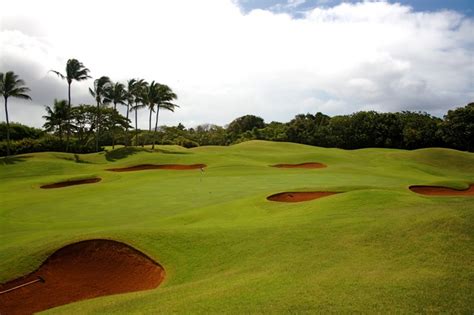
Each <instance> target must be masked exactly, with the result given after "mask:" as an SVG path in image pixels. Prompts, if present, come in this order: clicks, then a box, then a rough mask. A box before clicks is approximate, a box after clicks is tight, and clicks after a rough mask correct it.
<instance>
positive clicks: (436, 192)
mask: <svg viewBox="0 0 474 315" xmlns="http://www.w3.org/2000/svg"><path fill="white" fill-rule="evenodd" d="M409 188H410V190H411V191H413V192H416V193H418V194H422V195H429V196H474V184H473V185H470V186H469V188H468V189H464V190H457V189H453V188H448V187H438V186H410V187H409Z"/></svg>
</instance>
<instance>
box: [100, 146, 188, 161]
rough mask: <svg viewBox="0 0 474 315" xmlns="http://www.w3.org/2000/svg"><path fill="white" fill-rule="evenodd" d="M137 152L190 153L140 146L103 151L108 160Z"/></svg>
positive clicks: (115, 159) (118, 158)
mask: <svg viewBox="0 0 474 315" xmlns="http://www.w3.org/2000/svg"><path fill="white" fill-rule="evenodd" d="M138 152H148V153H154V152H155V153H163V154H191V152H183V151H172V150H165V149H155V150H151V149H148V148H142V147H124V148H119V149H115V150H112V151H107V152H105V159H106V160H107V161H109V162H114V161H117V160H121V159H124V158H126V157H128V156H130V155H133V154H136V153H138Z"/></svg>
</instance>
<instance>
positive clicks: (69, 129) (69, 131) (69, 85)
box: [66, 83, 71, 152]
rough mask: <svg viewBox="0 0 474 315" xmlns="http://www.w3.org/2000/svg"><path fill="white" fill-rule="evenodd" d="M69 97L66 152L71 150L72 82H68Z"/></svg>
mask: <svg viewBox="0 0 474 315" xmlns="http://www.w3.org/2000/svg"><path fill="white" fill-rule="evenodd" d="M67 99H68V106H67V130H66V131H67V134H66V152H69V137H70V136H71V125H70V117H71V83H68V84H67Z"/></svg>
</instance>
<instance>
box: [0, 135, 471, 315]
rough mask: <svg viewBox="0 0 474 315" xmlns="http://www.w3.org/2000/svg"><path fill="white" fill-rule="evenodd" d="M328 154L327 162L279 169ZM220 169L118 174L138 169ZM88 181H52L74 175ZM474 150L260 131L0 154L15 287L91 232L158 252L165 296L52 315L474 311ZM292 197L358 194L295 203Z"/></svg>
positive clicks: (3, 226) (2, 252) (5, 270)
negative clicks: (222, 139)
mask: <svg viewBox="0 0 474 315" xmlns="http://www.w3.org/2000/svg"><path fill="white" fill-rule="evenodd" d="M303 162H320V163H324V164H326V165H327V166H328V167H327V168H322V169H279V168H273V167H269V165H274V164H278V163H303ZM199 163H203V164H206V165H207V167H206V168H205V169H204V171H201V170H199V169H195V170H184V171H177V170H144V171H136V172H122V173H116V172H110V171H107V170H106V169H107V168H118V167H127V166H134V165H138V164H199ZM92 177H100V178H102V180H101V181H100V182H97V183H91V184H87V185H76V186H70V187H65V188H58V189H41V188H40V186H41V185H45V184H52V183H56V182H59V181H64V180H78V179H87V178H92ZM470 183H474V154H472V153H465V152H459V151H455V150H448V149H438V148H433V149H423V150H416V151H403V150H392V149H362V150H354V151H346V150H340V149H326V148H318V147H311V146H304V145H299V144H292V143H272V142H264V141H250V142H245V143H241V144H238V145H234V146H230V147H199V148H194V149H184V148H181V147H177V146H160V147H159V149H158V151H156V152H154V153H152V152H149V151H147V150H145V149H132V148H120V149H117V150H114V151H109V152H107V153H99V154H85V155H74V154H66V153H37V154H27V155H22V156H17V157H14V158H10V159H9V160H5V159H1V160H0V283H2V282H5V281H7V280H10V279H13V278H16V277H18V276H21V275H23V274H26V273H28V272H31V271H33V270H34V269H36V268H37V267H38V266H39V265H40V264H41V262H42V261H43V260H45V259H46V258H47V257H48V256H49V255H50V254H51V253H52V252H54V251H55V250H56V249H58V248H60V247H62V246H64V245H66V244H69V243H72V242H75V241H80V240H86V239H94V238H106V239H112V240H117V241H121V242H125V243H127V244H130V245H131V246H133V247H135V248H136V249H138V250H140V251H142V252H144V253H146V254H147V255H148V256H150V257H152V258H154V259H155V260H156V261H158V262H159V263H160V264H161V265H162V266H163V267H164V268H165V270H166V279H165V280H164V282H163V283H162V284H161V285H160V286H159V287H158V288H157V289H154V290H149V291H142V292H135V293H128V294H121V295H113V296H107V297H102V298H97V299H92V300H86V301H82V302H78V303H73V304H69V305H65V306H61V307H58V308H55V309H50V310H49V311H47V313H48V312H49V313H55V314H56V313H57V314H59V313H61V314H63V313H64V314H77V313H81V314H84V313H89V314H90V313H92V314H104V313H123V314H130V313H156V312H160V313H161V312H162V313H171V312H179V313H236V314H241V313H261V312H272V313H275V312H293V313H304V312H337V313H339V312H379V313H381V312H384V313H385V312H389V313H415V312H423V313H424V312H449V313H472V312H473V311H474V296H473V292H474V260H473V257H474V242H473V236H474V198H473V197H459V196H457V197H438V196H423V195H419V194H416V193H414V192H412V191H410V190H409V189H408V187H409V186H410V185H444V186H448V187H452V188H458V189H462V188H467V187H468V185H469V184H470ZM285 191H333V192H344V193H339V194H335V195H332V196H328V197H324V198H321V199H316V200H312V201H307V202H298V203H280V202H272V201H268V200H267V199H266V197H267V196H269V195H272V194H275V193H279V192H285Z"/></svg>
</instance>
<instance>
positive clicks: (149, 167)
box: [107, 164, 206, 172]
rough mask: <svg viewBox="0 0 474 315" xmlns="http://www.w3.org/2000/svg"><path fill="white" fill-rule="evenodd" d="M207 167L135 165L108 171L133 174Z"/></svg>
mask: <svg viewBox="0 0 474 315" xmlns="http://www.w3.org/2000/svg"><path fill="white" fill-rule="evenodd" d="M204 167H206V164H191V165H184V164H161V165H155V164H142V165H135V166H130V167H121V168H108V169H107V171H112V172H133V171H143V170H178V171H183V170H195V169H200V168H204Z"/></svg>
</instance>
